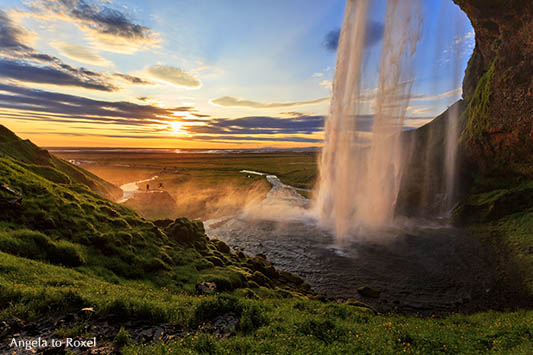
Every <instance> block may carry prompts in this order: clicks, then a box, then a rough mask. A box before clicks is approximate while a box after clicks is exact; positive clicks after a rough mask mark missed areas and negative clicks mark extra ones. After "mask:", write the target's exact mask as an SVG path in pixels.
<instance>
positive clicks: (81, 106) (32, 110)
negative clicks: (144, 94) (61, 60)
mask: <svg viewBox="0 0 533 355" xmlns="http://www.w3.org/2000/svg"><path fill="white" fill-rule="evenodd" d="M0 92H5V93H1V94H0V108H4V109H11V110H16V111H23V112H24V116H13V118H14V119H26V120H46V121H59V122H84V123H87V122H98V123H109V124H131V125H146V124H161V122H170V121H175V120H176V113H179V112H194V111H195V110H194V108H193V107H189V106H182V107H168V108H166V107H165V108H163V107H158V106H154V105H139V104H134V103H131V102H126V101H115V102H114V101H100V100H93V99H88V98H85V97H81V96H74V95H67V94H61V93H56V92H50V91H44V90H34V89H28V88H23V87H20V86H15V85H10V84H0ZM32 114H35V115H37V117H36V118H32V116H31V115H32ZM10 115H11V113H10ZM40 117H45V118H40Z"/></svg>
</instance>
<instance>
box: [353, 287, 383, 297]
mask: <svg viewBox="0 0 533 355" xmlns="http://www.w3.org/2000/svg"><path fill="white" fill-rule="evenodd" d="M357 292H358V293H359V294H360V295H361V296H363V297H368V298H379V296H380V295H381V291H378V290H376V289H374V288H372V287H370V286H361V287H359V288H358V289H357Z"/></svg>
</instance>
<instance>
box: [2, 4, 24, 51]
mask: <svg viewBox="0 0 533 355" xmlns="http://www.w3.org/2000/svg"><path fill="white" fill-rule="evenodd" d="M29 37H30V36H29V34H28V33H27V32H26V31H25V30H24V29H23V28H22V27H20V26H17V25H16V24H15V23H14V22H13V21H12V20H11V18H9V16H8V15H7V14H6V13H5V12H4V11H2V10H0V48H1V49H2V52H23V51H28V50H31V47H29V46H28V45H27V43H28V42H30V40H29Z"/></svg>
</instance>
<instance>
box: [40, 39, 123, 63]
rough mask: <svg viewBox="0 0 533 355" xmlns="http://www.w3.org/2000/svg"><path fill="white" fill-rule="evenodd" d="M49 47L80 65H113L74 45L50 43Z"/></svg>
mask: <svg viewBox="0 0 533 355" xmlns="http://www.w3.org/2000/svg"><path fill="white" fill-rule="evenodd" d="M50 45H51V46H52V47H54V48H55V49H56V50H57V51H58V52H59V53H60V54H61V55H63V56H65V57H67V58H69V59H72V60H75V61H77V62H80V63H85V64H91V65H96V66H104V67H107V66H110V65H112V64H113V63H112V62H111V61H109V60H107V59H105V58H104V57H102V56H100V55H99V54H97V53H95V52H93V51H92V50H91V49H89V48H87V47H83V46H79V45H77V44H74V43H68V42H51V43H50Z"/></svg>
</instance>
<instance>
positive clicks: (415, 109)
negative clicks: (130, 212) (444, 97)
mask: <svg viewBox="0 0 533 355" xmlns="http://www.w3.org/2000/svg"><path fill="white" fill-rule="evenodd" d="M407 110H409V111H411V113H412V114H414V115H419V114H422V113H428V112H431V110H432V109H431V107H416V106H409V107H407Z"/></svg>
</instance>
